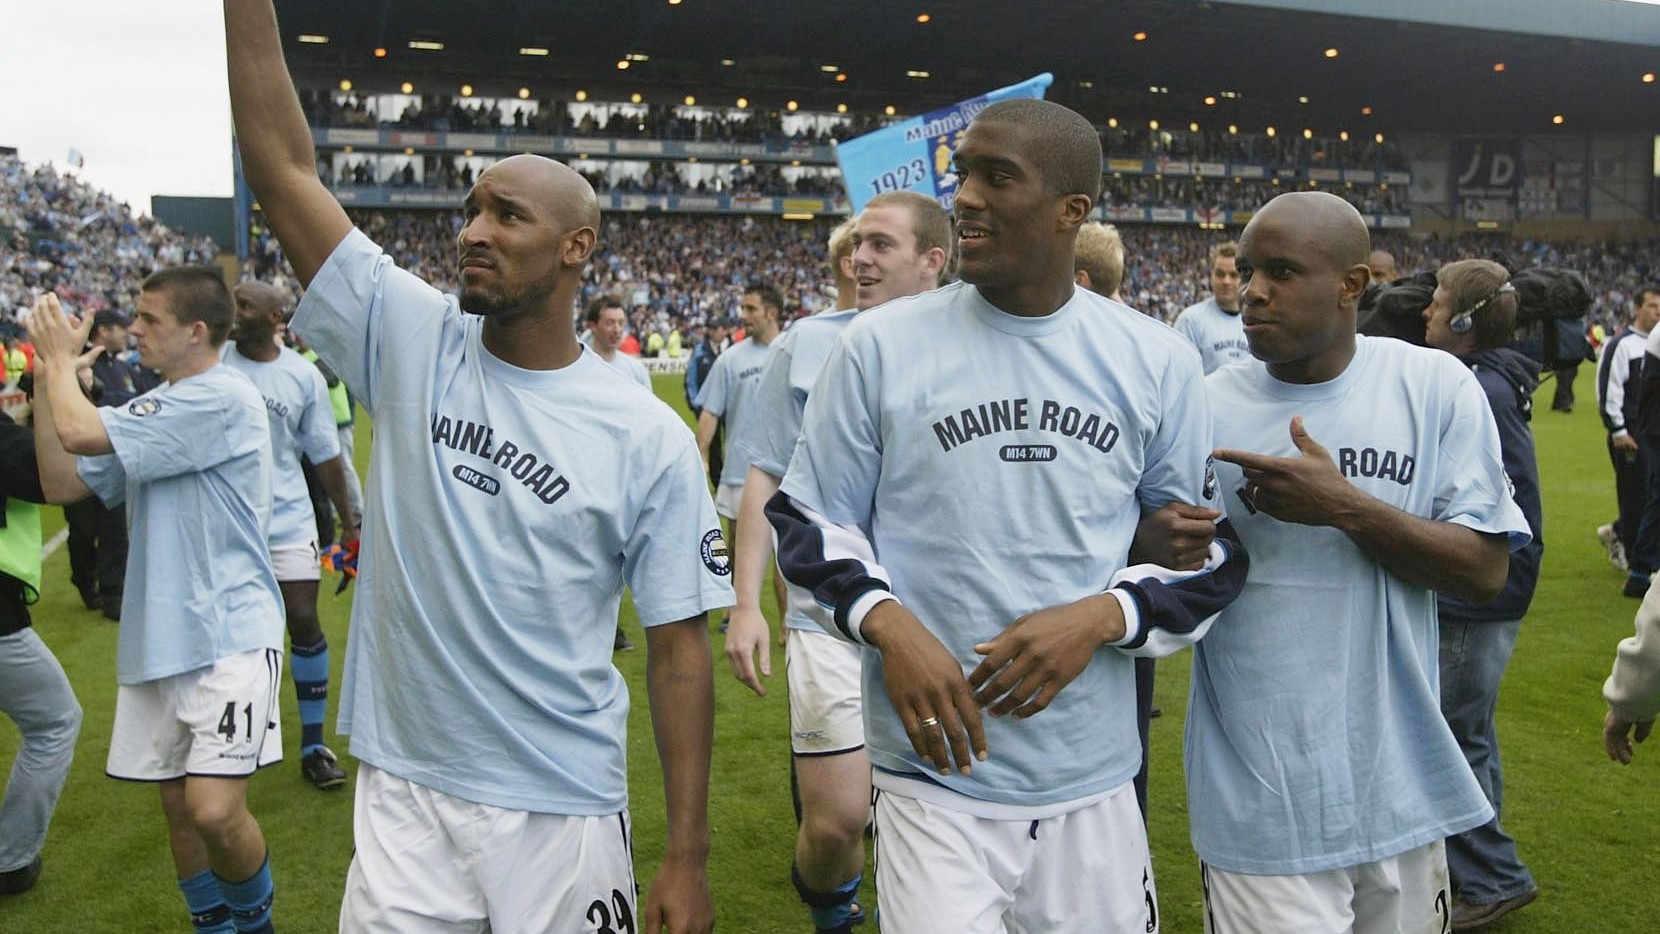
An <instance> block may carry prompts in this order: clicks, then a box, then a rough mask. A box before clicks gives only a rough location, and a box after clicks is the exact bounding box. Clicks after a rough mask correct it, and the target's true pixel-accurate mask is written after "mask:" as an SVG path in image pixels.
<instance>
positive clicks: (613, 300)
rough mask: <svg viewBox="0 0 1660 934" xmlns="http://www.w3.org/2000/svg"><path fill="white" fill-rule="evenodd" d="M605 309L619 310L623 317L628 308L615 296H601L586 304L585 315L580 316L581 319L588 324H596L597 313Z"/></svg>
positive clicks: (597, 320)
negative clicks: (621, 311)
mask: <svg viewBox="0 0 1660 934" xmlns="http://www.w3.org/2000/svg"><path fill="white" fill-rule="evenodd" d="M607 308H621V309H622V310H623V315H624V316H625V317H626V316H627V314H628V308H627V307H625V306H624V305H623V301H622V299H621V298H618V297H617V296H615V295H601V296H599V297H598V298H595V299H594V300H592V301H590V302H589V303H588V310H587V313H586V314H584V315H583V316H582V319H583V320H584V321H587V322H588V323H589V324H598V323H599V313H600V312H602V311H604V310H605V309H607Z"/></svg>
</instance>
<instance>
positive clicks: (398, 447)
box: [294, 231, 733, 816]
mask: <svg viewBox="0 0 1660 934" xmlns="http://www.w3.org/2000/svg"><path fill="white" fill-rule="evenodd" d="M482 328H483V319H482V318H480V317H478V316H476V315H466V314H463V313H462V312H461V310H460V309H459V307H457V304H456V300H455V298H454V297H453V296H447V295H444V294H442V293H440V292H439V291H438V290H436V289H434V288H432V287H431V286H430V285H428V284H426V283H425V282H422V281H421V280H420V279H418V278H416V277H415V276H413V275H411V274H410V273H408V272H406V271H404V270H402V269H399V268H398V267H397V266H395V265H393V263H392V261H391V259H390V258H389V257H387V256H386V255H385V254H384V253H383V252H381V250H380V248H379V247H377V246H376V245H375V244H374V243H373V242H371V241H370V240H369V238H368V237H366V236H364V235H363V234H362V233H361V232H360V231H353V232H352V233H351V234H350V235H349V236H348V237H347V238H346V239H345V240H343V241H342V242H341V244H340V245H339V246H338V247H336V248H335V251H334V253H333V255H331V256H330V257H329V259H328V261H327V262H326V263H325V264H324V265H323V268H322V269H321V270H320V271H319V272H318V274H317V278H316V280H315V281H313V282H312V284H311V288H310V290H309V291H308V292H307V293H306V297H305V300H304V301H303V302H301V304H300V310H299V314H298V315H296V317H295V319H294V329H295V330H296V331H297V332H299V333H300V334H302V335H304V336H305V338H306V341H307V342H308V343H309V344H310V345H311V346H312V347H313V348H315V349H316V350H317V352H318V353H319V354H321V355H322V357H323V359H324V360H325V361H327V362H328V364H329V366H330V367H332V368H333V369H334V370H335V372H337V373H339V374H340V375H341V377H342V378H343V379H345V381H346V384H347V385H348V386H350V387H351V390H352V393H353V394H354V395H355V396H357V398H358V399H359V400H361V401H362V402H363V405H364V407H365V408H366V409H367V410H368V411H369V412H370V413H371V414H372V415H373V416H374V419H375V450H374V455H373V457H372V459H371V461H370V465H369V478H368V481H369V482H367V483H365V488H366V490H365V495H366V496H367V497H368V504H367V508H366V510H365V519H366V522H365V526H364V529H363V555H362V558H361V564H360V566H359V574H358V582H357V587H358V590H357V598H356V601H355V603H354V605H353V607H352V638H351V641H350V643H349V645H348V649H347V654H346V673H345V678H344V685H343V690H342V692H341V701H340V731H341V732H342V733H350V734H351V737H352V747H351V748H352V753H353V754H354V755H356V756H357V757H358V758H360V759H362V760H364V761H366V762H369V763H371V764H372V765H374V766H375V767H376V768H380V769H384V770H386V771H388V772H391V773H392V774H394V775H398V776H400V777H402V778H404V779H407V780H409V781H412V782H415V783H417V784H420V785H424V786H426V787H429V788H434V789H436V790H438V791H442V792H444V793H446V794H450V795H454V796H456V797H459V798H464V799H466V800H469V801H475V802H479V803H482V804H489V805H494V806H497V807H506V808H514V809H518V810H528V811H535V812H540V813H552V814H565V815H578V816H583V815H585V816H594V815H605V814H613V813H616V812H617V811H618V810H620V809H621V808H622V807H623V806H624V805H625V804H626V802H627V797H628V774H627V769H626V762H625V758H624V755H625V745H624V736H625V730H626V726H627V718H628V689H627V686H626V684H625V683H624V681H623V678H622V675H621V674H620V673H619V672H618V671H617V670H616V668H614V667H613V666H612V664H611V647H612V637H613V635H614V634H615V631H616V625H617V611H618V606H619V603H620V601H621V599H622V591H623V586H624V584H625V583H626V584H627V585H628V586H629V587H630V588H631V589H632V590H633V593H634V603H635V607H636V609H637V610H638V611H639V619H640V624H641V625H642V626H645V627H652V626H660V625H663V624H665V623H670V622H674V621H676V620H682V619H687V618H691V617H695V616H697V615H699V614H701V613H704V612H706V611H708V610H711V609H715V608H718V607H724V606H730V605H731V604H732V602H733V601H732V589H731V586H730V584H729V575H730V573H731V564H730V557H729V555H728V554H727V550H726V544H725V542H724V541H723V540H722V538H721V533H720V524H719V520H718V519H717V518H716V516H715V508H714V503H713V502H712V501H711V500H710V497H709V490H708V484H707V481H706V480H705V479H704V476H703V469H702V465H701V463H700V461H699V458H698V453H697V445H696V443H695V441H694V440H693V438H692V434H691V432H690V431H689V430H688V429H687V428H686V424H685V422H683V421H682V420H681V419H680V417H679V416H678V415H676V414H675V413H674V412H673V410H671V409H670V408H669V407H668V406H666V405H664V404H663V403H661V402H659V401H657V400H656V399H655V398H654V397H653V396H651V395H650V394H649V393H647V392H645V391H644V390H642V389H640V388H639V387H638V386H637V385H636V384H635V383H634V382H633V381H632V380H630V379H628V377H626V376H624V375H623V374H621V373H619V372H617V371H616V370H614V369H612V368H611V367H609V366H607V365H606V364H605V363H604V361H602V360H601V359H600V358H599V356H598V355H597V354H595V353H593V352H592V351H587V350H585V351H584V352H583V353H582V355H581V356H580V357H579V358H578V359H577V360H576V361H575V362H574V363H572V364H571V365H569V366H566V367H563V368H561V369H557V370H524V369H520V368H518V367H515V366H512V365H510V364H508V363H506V362H504V361H502V360H500V359H498V358H496V357H494V356H492V355H491V354H490V353H489V352H488V351H486V350H485V349H484V347H483V344H482V341H481V334H482Z"/></svg>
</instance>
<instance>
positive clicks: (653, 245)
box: [0, 157, 1660, 334]
mask: <svg viewBox="0 0 1660 934" xmlns="http://www.w3.org/2000/svg"><path fill="white" fill-rule="evenodd" d="M468 171H469V172H470V169H468ZM757 174H759V173H757ZM458 178H459V176H458ZM1161 181H1162V183H1163V184H1164V186H1165V190H1166V191H1174V192H1177V193H1178V194H1182V193H1187V192H1190V191H1196V190H1199V191H1202V190H1204V189H1203V188H1202V187H1201V186H1205V185H1210V184H1215V186H1216V189H1217V190H1220V191H1229V190H1232V189H1240V190H1244V189H1249V190H1250V191H1253V192H1254V191H1255V188H1254V186H1253V185H1250V184H1246V185H1239V186H1233V185H1231V183H1228V184H1220V183H1210V182H1208V181H1204V180H1194V179H1170V178H1166V179H1163V180H1157V179H1151V178H1141V179H1129V178H1122V179H1109V180H1108V182H1109V184H1108V188H1107V194H1106V196H1105V198H1104V201H1105V203H1106V204H1108V205H1115V204H1128V205H1137V204H1141V205H1145V204H1147V203H1148V202H1147V201H1145V195H1144V194H1143V193H1139V192H1136V191H1135V190H1134V189H1133V188H1132V186H1131V185H1130V184H1129V183H1132V182H1135V183H1156V182H1161ZM640 190H644V189H640ZM1392 191H1394V189H1388V190H1387V192H1392ZM1387 192H1384V191H1379V190H1377V189H1354V190H1345V189H1339V190H1338V193H1339V194H1347V195H1356V194H1364V195H1365V196H1371V195H1374V194H1384V193H1387ZM1271 193H1273V188H1272V186H1268V187H1267V188H1266V189H1264V190H1263V191H1262V192H1260V193H1259V194H1262V195H1270V194H1271ZM1132 197H1133V198H1141V199H1142V200H1140V201H1136V200H1130V199H1131V198H1132ZM1258 203H1260V201H1256V202H1253V201H1251V200H1250V199H1249V198H1242V197H1237V198H1235V199H1234V200H1229V201H1226V202H1225V203H1223V204H1221V205H1220V206H1223V207H1227V208H1229V209H1233V208H1249V207H1254V206H1255V205H1256V204H1258ZM1357 207H1361V205H1357ZM1362 210H1366V208H1365V207H1362ZM354 220H355V221H356V222H357V223H358V224H359V225H360V226H361V227H363V229H364V230H365V231H367V232H368V233H369V235H370V236H371V237H373V238H374V239H375V240H376V242H378V243H381V244H383V245H384V246H385V247H386V249H387V250H388V251H389V252H390V253H391V254H392V255H393V256H394V257H395V258H396V259H397V260H398V262H399V263H400V264H402V265H404V266H405V267H406V268H409V269H410V270H412V271H414V272H415V273H416V274H418V275H420V276H421V277H423V278H425V279H427V280H429V281H432V282H434V283H435V284H438V285H439V286H440V287H441V288H446V289H451V290H453V289H454V288H456V286H457V280H456V275H455V259H454V256H455V252H454V238H455V233H456V231H457V230H459V228H460V224H461V217H460V215H459V214H457V213H455V212H443V211H440V212H390V211H365V212H359V213H358V214H356V215H355V216H354ZM830 226H831V224H830V222H829V221H828V220H820V221H813V222H796V221H783V220H779V219H777V218H772V217H713V216H665V215H643V214H642V215H628V214H618V213H613V214H610V215H609V216H608V217H607V218H606V221H605V230H604V231H603V234H602V237H601V248H600V251H599V253H598V255H597V257H596V261H595V262H594V263H592V264H591V265H590V267H589V269H588V272H587V280H586V286H585V293H586V294H585V296H584V297H585V298H586V297H591V296H593V295H597V294H601V293H612V292H614V293H617V294H620V295H622V296H623V297H624V298H625V300H627V302H628V304H629V308H630V324H631V327H632V328H633V329H634V330H635V331H636V332H638V333H642V334H643V333H645V332H646V331H647V330H649V329H651V328H668V327H670V326H672V323H673V322H677V321H678V322H683V323H684V324H685V325H687V326H696V325H699V324H701V323H702V322H704V321H705V320H707V319H708V318H710V317H730V316H732V315H734V314H735V308H736V302H737V290H738V289H739V288H741V286H742V284H743V283H744V282H746V281H748V280H751V279H757V278H759V279H767V280H771V281H774V282H777V283H778V284H779V287H780V290H781V291H782V292H783V294H784V296H785V300H786V303H787V305H788V306H789V308H788V310H789V313H790V314H791V315H792V316H793V315H797V314H801V313H805V312H811V311H814V310H817V309H819V308H822V307H824V306H825V305H826V304H828V303H829V301H830V298H831V296H830V292H829V289H830V285H829V282H828V278H827V277H826V276H825V275H824V273H823V264H822V262H821V260H820V258H819V257H820V254H821V253H822V249H823V247H822V244H823V242H824V238H825V237H826V236H827V234H828V229H829V227H830ZM1120 229H1121V233H1122V234H1123V237H1124V242H1125V248H1126V250H1127V253H1128V263H1127V268H1126V272H1125V280H1124V289H1123V295H1124V298H1125V300H1126V301H1127V302H1128V303H1129V304H1131V305H1133V306H1135V307H1137V308H1139V309H1141V310H1143V311H1146V312H1147V313H1149V314H1153V315H1155V316H1158V317H1161V318H1163V319H1165V320H1171V319H1173V318H1174V316H1175V315H1176V314H1177V313H1178V312H1179V311H1180V310H1181V309H1182V308H1184V307H1186V306H1187V305H1190V304H1193V303H1194V302H1197V301H1199V300H1200V299H1202V298H1203V297H1204V295H1205V294H1206V293H1207V291H1208V289H1209V285H1208V280H1207V278H1206V274H1205V270H1204V265H1205V253H1206V251H1207V250H1208V249H1209V247H1210V245H1211V244H1213V243H1214V242H1215V241H1216V240H1217V239H1218V238H1219V236H1220V235H1219V234H1217V233H1215V232H1210V231H1202V230H1196V229H1187V228H1179V227H1162V226H1152V227H1149V226H1140V225H1124V226H1122V227H1121V228H1120ZM253 234H254V236H253V238H252V241H251V244H252V248H251V253H252V256H251V258H250V260H249V271H250V272H252V273H254V274H256V275H258V276H260V277H261V278H270V277H271V276H272V275H273V273H275V272H276V271H277V270H278V267H280V265H281V263H282V254H281V250H280V249H279V248H278V247H277V244H276V240H275V238H273V237H271V236H270V235H269V233H268V232H267V231H266V229H265V228H264V227H263V225H262V224H260V223H259V222H258V221H257V220H256V223H255V225H254V230H253ZM1373 238H1374V241H1375V242H1376V243H1377V244H1378V245H1379V247H1380V248H1382V249H1387V250H1389V251H1390V252H1392V253H1393V254H1394V255H1395V257H1396V260H1397V262H1398V263H1399V266H1400V269H1401V270H1402V272H1411V271H1414V270H1420V269H1430V268H1434V267H1435V266H1437V265H1439V264H1441V263H1443V262H1448V261H1450V260H1453V259H1457V258H1460V257H1464V256H1487V255H1491V254H1495V253H1496V254H1503V255H1505V256H1507V257H1508V258H1509V260H1510V261H1511V262H1513V263H1515V264H1516V265H1518V266H1530V265H1545V266H1558V267H1564V268H1569V269H1576V270H1579V271H1580V272H1582V273H1584V274H1585V276H1586V279H1587V280H1588V281H1589V282H1590V284H1591V286H1592V289H1593V294H1594V295H1595V296H1596V300H1595V304H1594V306H1593V309H1592V312H1591V315H1590V317H1591V319H1592V320H1593V321H1595V322H1597V323H1602V324H1604V325H1614V324H1616V323H1618V322H1619V321H1620V320H1621V316H1622V315H1623V314H1624V313H1625V311H1626V310H1627V309H1629V308H1630V305H1631V300H1632V297H1633V296H1634V295H1635V294H1636V290H1637V289H1638V288H1640V287H1641V285H1642V283H1644V282H1648V281H1652V280H1653V279H1654V278H1655V277H1656V276H1657V275H1660V269H1656V268H1655V261H1654V259H1653V257H1654V256H1655V255H1656V254H1655V247H1656V244H1654V243H1652V242H1631V243H1602V242H1570V241H1510V240H1507V239H1505V238H1502V237H1494V236H1478V235H1467V236H1464V237H1460V238H1458V239H1457V240H1454V241H1447V240H1441V239H1436V238H1428V239H1424V238H1418V237H1414V236H1411V235H1409V234H1404V233H1384V232H1375V233H1374V234H1373ZM216 252H217V246H216V245H215V244H214V243H213V242H212V241H211V240H207V239H205V238H195V237H189V236H186V235H183V234H179V233H176V232H174V231H171V230H169V229H168V228H167V227H165V226H163V225H162V224H160V223H157V222H156V221H154V220H152V219H150V218H145V217H140V216H138V215H136V214H135V213H134V212H133V211H132V210H131V209H130V208H129V207H127V206H126V205H123V204H120V203H118V202H116V201H115V199H114V198H112V197H111V196H109V195H107V194H104V193H102V192H99V191H96V190H94V189H93V188H91V187H90V186H88V185H86V184H84V183H82V182H80V181H79V180H77V179H75V178H74V177H73V176H72V175H69V174H66V173H60V172H59V171H58V170H56V169H54V168H53V167H52V166H50V165H46V166H39V167H34V168H30V167H26V166H24V165H23V163H22V162H20V161H19V160H18V159H16V158H15V157H4V158H0V309H4V314H0V329H11V328H14V327H15V326H16V324H15V322H16V315H17V313H18V312H19V310H21V309H25V308H27V307H28V306H29V304H30V303H31V302H32V301H33V298H34V296H35V295H38V294H39V293H40V292H41V291H43V290H47V289H50V290H52V291H55V292H56V293H57V294H58V295H59V297H60V298H61V299H62V300H63V301H64V302H65V303H66V304H68V305H70V306H72V307H76V308H83V309H90V310H93V311H97V310H100V309H103V308H127V309H130V308H131V303H132V300H133V296H134V294H135V290H136V288H137V283H138V281H139V280H140V279H142V278H143V276H144V275H145V274H146V273H147V272H148V271H150V270H153V269H156V268H159V267H161V266H165V265H175V264H178V263H192V262H205V261H208V260H210V259H211V258H212V257H213V256H214V255H215V254H216Z"/></svg>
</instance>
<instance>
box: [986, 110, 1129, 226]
mask: <svg viewBox="0 0 1660 934" xmlns="http://www.w3.org/2000/svg"><path fill="white" fill-rule="evenodd" d="M974 119H975V120H976V121H980V120H990V121H996V122H1001V123H1012V124H1014V125H1016V126H1022V127H1025V128H1026V129H1028V130H1031V131H1032V132H1033V134H1034V135H1035V136H1036V137H1037V138H1036V140H1034V143H1035V145H1034V146H1033V149H1034V151H1033V152H1028V153H1022V155H1024V156H1026V157H1027V158H1028V159H1031V160H1032V164H1034V165H1036V166H1037V168H1038V172H1039V173H1040V174H1041V175H1042V176H1043V184H1044V187H1045V188H1046V189H1047V190H1048V191H1049V192H1050V193H1051V194H1056V195H1088V196H1089V200H1090V201H1091V202H1092V203H1093V202H1094V201H1096V200H1097V199H1098V198H1099V197H1100V195H1101V137H1100V135H1099V134H1098V133H1096V132H1095V127H1094V126H1093V125H1091V124H1090V122H1089V121H1088V120H1086V119H1084V117H1083V115H1082V114H1080V113H1078V112H1077V111H1075V110H1072V109H1071V108H1068V107H1063V106H1061V105H1060V104H1057V103H1055V102H1054V101H1046V100H1039V99H1036V98H1028V97H1022V98H1016V99H1014V100H1007V101H998V102H997V103H995V104H992V105H991V106H990V107H987V108H986V109H985V110H982V111H980V115H979V116H978V117H975V118H974Z"/></svg>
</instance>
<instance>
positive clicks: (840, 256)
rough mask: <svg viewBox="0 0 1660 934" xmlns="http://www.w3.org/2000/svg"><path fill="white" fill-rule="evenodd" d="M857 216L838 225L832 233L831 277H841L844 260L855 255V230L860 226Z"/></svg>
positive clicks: (830, 244)
mask: <svg viewBox="0 0 1660 934" xmlns="http://www.w3.org/2000/svg"><path fill="white" fill-rule="evenodd" d="M858 222H859V216H858V215H857V214H855V215H853V216H852V217H849V218H848V219H847V220H845V221H842V222H841V223H840V224H837V225H836V229H835V230H832V231H830V242H829V244H828V245H829V248H830V275H831V276H834V277H840V276H841V274H842V260H844V259H846V258H847V257H849V256H852V255H853V228H854V227H855V226H856V225H857V224H858Z"/></svg>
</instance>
